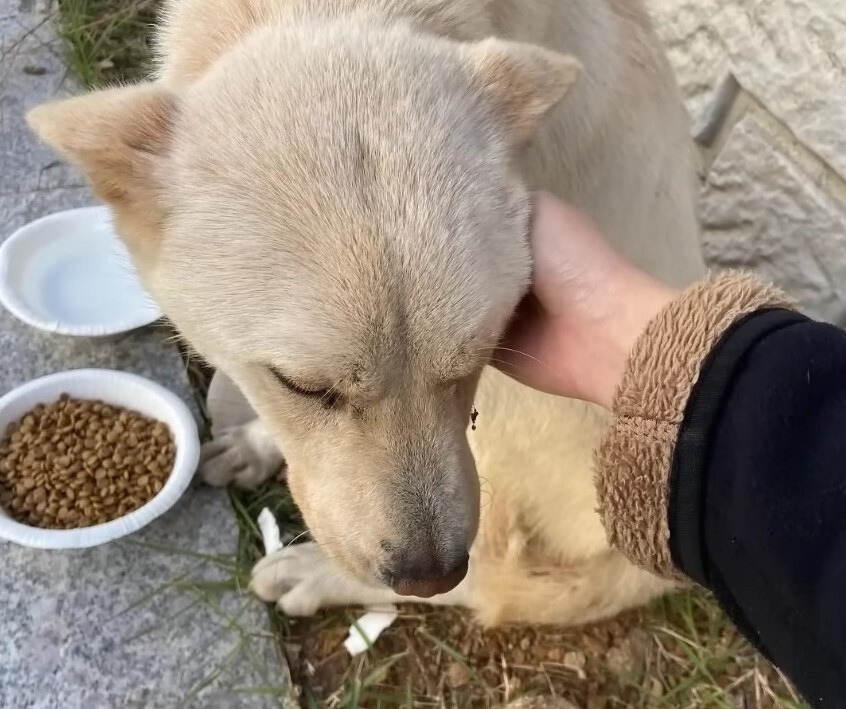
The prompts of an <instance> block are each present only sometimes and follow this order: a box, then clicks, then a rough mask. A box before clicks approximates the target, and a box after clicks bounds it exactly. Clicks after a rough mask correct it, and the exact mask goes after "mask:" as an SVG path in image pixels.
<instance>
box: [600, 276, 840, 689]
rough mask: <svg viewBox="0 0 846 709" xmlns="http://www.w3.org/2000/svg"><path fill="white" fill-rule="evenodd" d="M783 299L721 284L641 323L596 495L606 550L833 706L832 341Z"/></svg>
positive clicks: (835, 517)
mask: <svg viewBox="0 0 846 709" xmlns="http://www.w3.org/2000/svg"><path fill="white" fill-rule="evenodd" d="M783 306H784V302H783V300H782V298H781V296H780V295H779V294H778V293H776V292H774V291H771V290H768V289H765V288H763V287H762V286H760V284H758V283H757V282H756V281H754V280H752V279H748V278H746V279H738V277H731V276H723V277H721V278H718V279H716V280H712V281H711V282H709V283H707V284H701V285H699V286H697V287H694V288H693V289H690V290H688V291H686V292H685V294H684V295H683V296H682V297H681V298H679V299H677V300H676V301H674V303H673V304H671V305H670V306H669V307H667V308H665V309H664V310H663V311H662V312H661V314H660V315H659V316H658V317H656V318H655V319H653V320H652V322H651V323H650V325H649V326H648V327H647V329H646V331H645V332H644V334H643V335H642V336H641V338H640V339H639V340H638V342H637V344H636V346H635V349H634V351H633V352H632V355H631V357H630V359H629V361H628V363H627V366H626V372H625V375H624V377H623V380H622V383H621V385H620V387H619V389H618V391H617V394H616V396H615V399H614V413H615V423H614V426H613V429H612V431H611V433H610V434H609V436H608V437H607V439H606V440H605V441H604V443H603V445H602V446H601V449H600V451H599V452H598V458H597V487H598V493H599V499H600V507H601V514H602V517H603V521H604V523H605V525H606V529H607V531H608V535H609V540H610V542H611V543H612V544H615V545H617V546H618V547H620V548H621V549H622V550H623V551H624V552H625V553H626V554H627V555H629V556H630V557H631V558H632V559H633V560H634V561H636V562H637V563H639V564H641V565H643V566H646V567H647V568H651V569H652V570H654V571H656V572H658V573H661V574H664V575H671V576H679V575H684V576H689V577H691V578H693V579H694V580H696V581H698V582H699V583H701V584H703V585H705V586H706V587H708V588H710V589H712V590H713V591H714V592H715V595H716V596H717V597H718V599H719V600H720V602H721V604H722V605H723V607H724V608H725V609H726V610H727V611H728V612H729V613H730V614H731V616H732V617H733V619H734V620H735V622H736V623H737V624H738V625H739V626H740V627H741V629H742V630H744V631H745V632H746V633H747V634H748V635H749V636H750V637H751V638H752V639H753V640H754V641H755V642H756V643H757V644H758V645H759V646H760V647H761V649H763V650H764V651H765V652H766V653H767V654H769V655H770V656H771V657H772V658H773V659H774V660H775V662H776V663H777V664H779V665H781V666H782V667H783V668H784V669H785V670H786V671H788V673H789V674H791V676H792V677H793V678H794V679H795V680H796V681H797V683H798V684H799V686H800V688H801V689H803V691H804V692H805V693H806V694H807V695H808V698H809V699H810V700H811V701H813V702H815V703H818V704H821V705H826V706H829V705H830V706H841V705H843V703H844V702H846V696H844V694H846V689H844V687H846V681H844V680H843V677H846V659H844V658H845V656H844V651H843V649H842V648H843V638H844V637H846V614H844V612H843V611H842V610H841V608H842V607H843V603H842V600H841V599H842V596H843V593H844V591H846V533H844V532H843V530H844V527H846V523H844V520H846V434H844V432H846V335H844V334H843V333H842V332H840V331H838V330H836V329H834V328H831V327H829V326H825V325H820V324H816V323H811V322H809V321H808V320H807V319H805V318H803V317H802V316H799V315H797V314H795V313H791V312H789V311H787V310H784V309H781V308H782V307H783ZM800 369H801V371H800ZM753 629H754V630H753ZM808 657H813V658H814V662H812V663H809V662H808ZM809 666H812V668H810V669H809ZM838 692H839V694H838Z"/></svg>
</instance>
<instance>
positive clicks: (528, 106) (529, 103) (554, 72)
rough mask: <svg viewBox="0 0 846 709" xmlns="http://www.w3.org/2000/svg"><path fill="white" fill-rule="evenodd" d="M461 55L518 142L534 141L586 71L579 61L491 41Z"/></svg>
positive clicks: (464, 49)
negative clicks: (540, 126) (544, 120)
mask: <svg viewBox="0 0 846 709" xmlns="http://www.w3.org/2000/svg"><path fill="white" fill-rule="evenodd" d="M460 51H461V55H462V60H463V63H464V65H465V67H466V69H467V71H468V72H469V74H470V76H471V79H472V81H473V83H474V84H476V86H477V87H478V88H479V89H480V90H481V92H482V94H483V95H485V96H486V97H487V98H488V100H490V101H492V102H493V104H494V107H495V108H496V110H497V112H498V113H499V115H500V116H501V118H502V120H503V122H504V123H505V126H506V129H507V130H508V131H509V133H510V135H511V137H512V138H513V140H514V141H515V142H516V143H521V142H523V141H526V140H528V139H529V138H530V137H531V136H532V134H533V133H534V132H535V130H536V129H537V126H538V124H539V123H540V121H541V119H542V118H543V117H544V116H545V115H546V113H547V112H548V111H549V110H550V109H552V108H553V107H554V106H555V105H557V104H558V103H559V102H560V101H561V100H562V99H563V98H564V97H565V96H566V95H567V93H568V92H569V91H570V89H571V88H572V87H573V84H575V83H576V79H577V78H578V76H579V73H580V72H581V64H579V62H578V60H577V59H575V58H574V57H571V56H567V55H565V54H560V53H558V52H553V51H551V50H549V49H544V48H542V47H538V46H536V45H533V44H528V43H525V42H511V41H508V40H502V39H496V38H491V39H485V40H482V41H481V42H474V43H471V44H464V45H462V46H461V50H460Z"/></svg>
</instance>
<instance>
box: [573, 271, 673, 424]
mask: <svg viewBox="0 0 846 709" xmlns="http://www.w3.org/2000/svg"><path fill="white" fill-rule="evenodd" d="M627 276H628V277H627V278H625V279H624V280H622V281H621V285H620V287H619V289H618V294H619V297H618V298H617V299H616V301H617V302H616V303H615V304H614V307H613V308H612V309H611V310H610V311H609V312H608V315H607V317H605V318H602V319H597V320H596V321H595V322H594V323H593V329H594V332H593V335H592V337H591V340H592V343H593V344H592V345H591V347H590V351H589V353H588V356H589V359H588V360H587V361H585V363H584V367H585V372H587V373H588V376H587V377H586V378H585V385H586V391H585V392H584V394H583V398H585V399H587V400H588V401H592V402H594V403H596V404H599V405H600V406H603V407H605V408H606V409H610V408H611V406H612V404H613V401H614V395H615V393H616V391H617V388H618V386H619V385H620V382H621V381H622V379H623V374H624V372H625V369H626V363H627V362H628V359H629V355H630V354H631V352H632V350H633V348H634V346H635V343H636V342H637V340H638V338H639V337H640V336H641V334H643V331H644V330H645V329H646V326H647V325H648V324H649V323H650V321H652V319H653V318H655V317H656V316H657V315H658V314H659V313H660V312H661V311H662V310H664V308H666V307H667V306H668V305H669V304H670V303H671V302H672V301H673V300H674V299H675V298H676V297H677V296H678V291H676V290H674V289H672V288H670V287H668V286H666V285H664V284H663V283H661V282H659V281H657V280H655V279H654V278H652V277H650V276H648V275H646V274H645V273H642V272H640V271H635V270H634V269H632V270H631V272H630V273H629V274H627Z"/></svg>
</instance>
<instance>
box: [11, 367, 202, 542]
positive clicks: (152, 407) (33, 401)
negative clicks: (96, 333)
mask: <svg viewBox="0 0 846 709" xmlns="http://www.w3.org/2000/svg"><path fill="white" fill-rule="evenodd" d="M61 394H68V395H70V396H72V397H75V398H78V399H100V400H102V401H105V402H106V403H109V404H113V405H116V406H122V407H124V408H127V409H132V410H134V411H138V412H139V413H142V414H144V415H145V416H149V417H151V418H154V419H157V420H158V421H161V422H162V423H165V424H167V426H168V428H169V429H170V431H171V434H172V435H173V438H174V443H175V444H176V458H175V460H174V462H173V469H172V470H171V473H170V476H169V477H168V479H167V482H165V484H164V486H163V487H162V489H161V491H159V492H158V493H157V494H156V496H155V497H153V499H151V500H150V501H148V502H147V503H146V504H144V505H143V506H142V507H139V508H138V509H137V510H134V511H133V512H130V513H129V514H127V515H124V516H123V517H118V518H117V519H114V520H112V521H111V522H105V523H103V524H97V525H94V526H92V527H80V528H79V529H40V528H38V527H30V526H29V525H26V524H21V523H20V522H16V521H14V520H13V519H11V518H10V517H9V515H8V514H7V513H6V511H5V510H3V509H2V508H0V538H2V539H7V540H8V541H10V542H15V543H17V544H22V545H24V546H28V547H36V548H38V549H83V548H85V547H93V546H97V545H98V544H103V543H105V542H109V541H112V540H113V539H117V538H119V537H124V536H126V535H127V534H132V533H133V532H135V531H137V530H139V529H141V527H143V526H145V525H147V524H149V523H150V522H152V521H153V520H154V519H156V517H159V516H160V515H162V514H163V513H164V512H166V511H167V510H168V509H170V508H171V507H172V506H173V505H174V503H175V502H176V501H177V500H178V499H179V498H180V497H181V496H182V493H184V492H185V490H186V488H187V487H188V486H189V485H190V483H191V478H192V477H193V475H194V471H195V470H196V468H197V462H198V461H199V458H200V441H199V436H198V434H197V424H196V423H195V421H194V418H193V416H192V415H191V412H190V411H189V410H188V407H187V406H186V405H185V404H184V403H182V401H181V400H180V399H179V398H178V397H177V396H176V395H174V394H172V393H171V392H169V391H168V390H167V389H165V388H164V387H162V386H159V385H158V384H156V383H155V382H151V381H149V380H148V379H144V378H143V377H139V376H137V375H135V374H128V373H127V372H116V371H113V370H110V369H74V370H70V371H67V372H59V373H58V374H50V375H48V376H46V377H41V378H40V379H34V380H33V381H31V382H28V383H27V384H24V385H23V386H20V387H18V388H17V389H14V390H12V391H11V392H9V393H8V394H6V395H5V396H4V397H2V398H0V436H3V435H5V431H6V427H7V426H8V425H9V424H10V423H12V422H14V421H17V420H18V419H20V418H21V417H22V416H23V415H24V414H26V413H27V412H28V411H30V410H31V409H32V408H33V407H35V406H36V405H37V404H47V403H50V402H52V401H56V399H58V398H59V396H60V395H61Z"/></svg>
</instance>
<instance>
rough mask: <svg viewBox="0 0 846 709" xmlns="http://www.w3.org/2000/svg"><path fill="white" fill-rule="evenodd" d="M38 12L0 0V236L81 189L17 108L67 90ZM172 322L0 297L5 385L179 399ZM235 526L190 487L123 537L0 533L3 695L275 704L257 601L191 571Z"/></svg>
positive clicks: (274, 675)
mask: <svg viewBox="0 0 846 709" xmlns="http://www.w3.org/2000/svg"><path fill="white" fill-rule="evenodd" d="M49 13H50V7H49V6H47V5H45V4H44V3H43V2H42V0H0V239H2V238H5V237H7V236H8V235H9V234H11V233H12V232H13V231H14V230H15V229H16V228H18V227H19V226H21V225H23V224H25V223H26V222H28V221H30V220H32V219H35V218H37V217H39V216H42V215H44V214H48V213H50V212H53V211H57V210H60V209H65V208H69V207H76V206H82V205H86V204H90V203H91V201H92V200H91V196H90V195H89V193H88V191H87V190H86V189H85V187H84V186H83V184H82V180H81V179H80V177H79V176H78V175H77V174H76V173H75V172H74V171H73V170H71V169H69V168H67V167H65V166H63V165H61V164H59V163H58V162H57V161H56V158H55V155H54V154H53V153H52V152H51V151H50V150H49V149H47V148H46V147H44V146H41V145H39V144H38V143H37V142H36V141H35V139H34V138H33V137H32V136H31V135H30V134H29V132H28V131H27V128H26V126H25V125H24V122H23V113H24V112H25V110H26V109H27V108H29V107H31V106H32V105H34V104H36V103H39V102H41V101H44V100H46V99H49V98H51V97H53V96H55V95H57V94H61V93H63V92H67V90H68V86H67V77H66V75H65V69H64V66H63V64H62V61H61V56H60V51H61V50H60V47H59V46H58V44H57V42H56V37H55V35H54V34H53V30H52V28H51V25H50V23H49V21H48V19H49ZM167 335H168V333H167V332H165V331H163V330H160V329H147V330H145V331H142V332H136V333H132V334H129V335H125V336H121V337H117V338H113V339H105V340H90V339H74V338H67V337H59V336H49V335H45V334H43V333H40V332H37V331H35V330H33V329H32V328H29V327H28V326H26V325H24V324H23V323H21V322H18V321H17V320H15V319H14V318H13V317H12V316H11V315H10V314H9V313H7V312H5V311H4V310H2V309H0V395H2V394H4V393H6V392H7V391H9V390H10V389H12V388H13V387H15V386H17V385H19V384H21V383H23V382H26V381H27V380H29V379H32V378H33V377H37V376H40V375H43V374H48V373H51V372H55V371H59V370H63V369H71V368H76V367H108V368H114V369H121V370H127V371H132V372H137V373H139V374H142V375H144V376H147V377H151V378H153V379H155V380H157V381H159V382H161V383H162V384H164V385H165V386H167V387H168V388H169V389H171V390H172V391H174V392H176V393H177V394H179V395H180V396H182V397H183V399H185V400H186V401H189V402H190V401H191V395H190V391H189V388H188V382H187V379H186V377H185V375H184V372H183V366H182V362H181V360H180V358H179V355H178V353H177V351H176V349H175V348H174V347H173V346H172V345H171V344H168V343H166V337H167ZM237 535H238V530H237V527H236V523H235V517H234V515H233V513H232V510H231V508H230V504H229V501H228V498H227V496H226V494H225V493H224V492H221V491H216V490H210V489H203V488H192V489H191V490H189V492H188V493H187V494H186V495H185V497H184V498H183V500H182V501H181V502H180V503H179V504H178V505H177V506H176V507H175V508H174V509H172V510H171V511H170V512H169V513H168V514H166V515H164V516H163V517H162V518H160V519H159V520H157V521H156V522H155V523H153V524H151V525H150V526H149V527H147V528H145V529H144V530H142V531H141V532H139V533H138V534H136V535H134V536H132V537H130V538H128V539H127V540H125V541H122V542H115V543H111V544H108V545H105V546H102V547H98V548H95V549H90V550H84V551H70V552H67V551H65V552H50V551H37V550H32V549H26V548H22V547H18V546H15V545H12V544H9V543H5V542H0V569H2V574H0V706H2V707H33V708H36V707H37V708H45V709H46V708H47V707H63V708H65V707H86V709H89V708H90V709H99V708H100V707H103V708H105V707H109V708H115V707H126V708H128V707H144V708H145V709H146V708H150V707H166V706H177V705H184V706H197V707H227V708H229V707H263V706H275V705H278V704H279V703H280V701H281V700H279V696H281V694H278V695H274V694H271V693H269V690H270V688H273V687H280V688H281V687H282V686H283V685H284V683H285V677H286V676H287V675H286V672H285V670H284V665H283V663H282V662H281V660H280V658H279V656H278V654H277V652H276V650H275V646H274V644H273V640H272V637H271V635H270V633H269V625H268V617H267V613H266V611H265V608H264V607H263V606H262V605H261V604H260V603H258V602H257V601H255V600H254V599H252V598H251V597H250V596H248V595H247V594H245V593H242V592H238V591H235V592H225V593H221V592H219V591H214V590H209V588H210V587H209V586H208V585H203V586H196V585H195V586H192V584H191V583H190V582H191V581H194V580H203V581H209V580H214V579H224V580H225V579H227V578H231V573H230V570H229V569H228V567H226V566H225V565H224V566H223V567H221V566H220V565H219V564H217V563H215V561H214V560H210V559H209V558H207V557H205V556H202V555H231V554H233V553H234V552H235V549H236V543H237ZM157 591H158V592H157ZM280 691H281V690H280Z"/></svg>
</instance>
